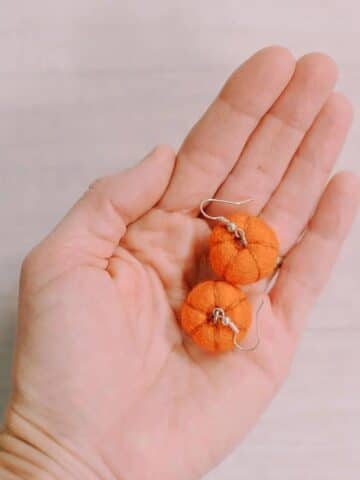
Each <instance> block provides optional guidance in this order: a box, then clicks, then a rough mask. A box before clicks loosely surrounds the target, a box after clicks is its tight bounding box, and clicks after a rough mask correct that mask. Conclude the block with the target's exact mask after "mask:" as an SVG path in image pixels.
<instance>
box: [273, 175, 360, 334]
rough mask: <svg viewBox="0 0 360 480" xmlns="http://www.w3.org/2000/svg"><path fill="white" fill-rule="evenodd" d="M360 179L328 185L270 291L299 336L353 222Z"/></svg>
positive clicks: (339, 178)
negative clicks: (302, 234)
mask: <svg viewBox="0 0 360 480" xmlns="http://www.w3.org/2000/svg"><path fill="white" fill-rule="evenodd" d="M359 200H360V182H359V179H358V178H357V177H356V176H355V175H354V174H352V173H349V172H342V173H339V174H337V175H335V176H334V177H333V178H332V179H331V181H330V183H329V184H328V186H327V188H326V190H325V192H324V194H323V196H322V198H321V200H320V202H319V205H318V207H317V209H316V211H315V214H314V216H313V218H312V219H311V221H310V223H309V225H308V230H307V232H306V233H305V235H304V237H303V239H302V240H301V242H300V243H299V244H298V245H296V246H295V247H294V249H293V250H292V251H291V252H290V253H289V255H288V256H287V257H286V259H285V261H284V263H283V265H282V267H281V268H280V273H279V277H278V280H277V282H276V284H275V286H274V288H273V290H272V291H271V294H270V296H271V300H272V303H273V308H274V310H275V311H276V312H277V313H279V314H280V317H282V318H283V319H284V321H285V322H286V323H287V325H288V327H289V329H290V330H291V331H292V332H293V333H294V334H295V335H297V334H298V333H299V332H300V331H301V330H302V328H303V327H304V324H305V320H306V316H307V315H308V313H309V310H310V308H311V307H312V305H313V303H314V301H315V300H316V299H317V297H318V296H319V294H320V292H321V290H322V288H323V286H324V284H325V283H326V281H327V280H328V278H329V276H330V272H331V269H332V267H333V265H334V263H335V260H336V257H337V255H338V253H339V251H340V248H341V245H342V243H343V241H344V239H345V238H346V236H347V235H348V232H349V229H350V227H351V225H352V223H353V221H354V218H355V214H356V212H357V210H358V206H359Z"/></svg>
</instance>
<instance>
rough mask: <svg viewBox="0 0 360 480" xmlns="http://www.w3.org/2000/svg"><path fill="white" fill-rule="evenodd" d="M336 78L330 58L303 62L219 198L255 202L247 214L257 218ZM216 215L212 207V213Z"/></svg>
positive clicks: (308, 58)
mask: <svg viewBox="0 0 360 480" xmlns="http://www.w3.org/2000/svg"><path fill="white" fill-rule="evenodd" d="M336 78H337V69H336V66H335V64H334V62H333V61H332V60H331V59H330V58H329V57H328V56H326V55H323V54H320V53H311V54H308V55H305V56H304V57H302V58H301V59H300V60H299V61H298V62H297V65H296V69H295V73H294V75H293V77H292V79H291V81H290V82H289V84H288V85H287V87H286V88H285V90H284V91H283V93H282V94H281V96H280V97H279V99H278V100H277V101H276V102H275V104H274V105H273V106H272V108H271V109H270V110H269V111H268V113H267V114H266V115H265V116H264V118H263V119H262V121H261V122H260V124H259V126H258V127H257V129H256V130H255V132H254V133H253V135H252V137H251V139H250V141H249V142H248V144H247V145H246V147H245V149H244V151H243V153H242V155H241V156H240V159H239V161H238V162H237V164H236V166H235V167H234V169H233V171H232V172H231V173H230V175H229V177H228V178H227V179H226V181H225V182H224V184H223V185H222V187H221V188H220V190H219V191H218V192H217V197H219V198H228V199H234V200H236V199H238V198H242V197H252V198H253V199H254V201H253V202H252V203H251V204H249V207H248V211H249V212H251V213H258V212H259V211H260V210H261V208H262V207H263V206H264V205H265V204H266V202H267V201H268V199H269V198H270V196H271V194H272V193H273V191H274V190H275V188H276V187H277V185H278V184H279V182H280V180H281V178H282V176H283V174H284V172H285V171H286V169H287V167H288V165H289V163H290V161H291V158H292V156H293V155H294V153H295V151H296V150H297V148H298V146H299V144H300V143H301V140H302V139H303V137H304V135H305V132H306V131H307V130H308V128H309V127H310V126H311V124H312V123H313V121H314V119H315V117H316V115H317V114H318V112H319V110H320V109H321V108H322V106H323V104H324V103H325V102H326V100H327V99H328V97H329V95H330V93H331V91H332V89H333V88H334V85H335V82H336ZM218 210H219V207H218V206H216V207H215V205H214V207H213V211H212V213H214V214H216V213H217V211H218Z"/></svg>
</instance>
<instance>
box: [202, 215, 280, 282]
mask: <svg viewBox="0 0 360 480" xmlns="http://www.w3.org/2000/svg"><path fill="white" fill-rule="evenodd" d="M239 232H240V235H239ZM242 235H244V237H243V236H242ZM278 256H279V242H278V239H277V237H276V235H275V232H274V231H273V230H272V229H271V228H270V227H269V226H268V225H267V224H266V223H265V222H264V221H263V220H262V219H261V218H259V217H255V216H250V215H247V214H244V213H241V212H238V213H235V214H233V215H230V216H229V222H228V223H227V224H219V225H216V226H215V228H214V229H213V231H212V233H211V235H210V239H209V262H210V265H211V267H212V269H213V270H214V272H215V273H216V274H217V275H219V276H220V277H222V278H223V279H225V280H226V281H227V282H229V283H233V284H242V285H246V284H249V283H255V282H257V281H258V280H261V279H262V278H265V277H268V276H269V275H271V273H273V271H274V270H275V268H276V265H277V261H278Z"/></svg>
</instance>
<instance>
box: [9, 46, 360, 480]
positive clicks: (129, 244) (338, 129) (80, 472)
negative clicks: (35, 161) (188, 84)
mask: <svg viewBox="0 0 360 480" xmlns="http://www.w3.org/2000/svg"><path fill="white" fill-rule="evenodd" d="M335 81H336V68H335V66H334V63H333V62H332V60H330V59H329V58H328V57H326V56H325V55H322V54H316V53H314V54H310V55H306V56H305V57H303V58H301V59H300V60H299V61H298V62H297V63H296V62H295V60H294V59H293V57H292V56H291V55H290V53H289V52H288V51H287V50H285V49H283V48H280V47H272V48H267V49H264V50H262V51H260V52H258V53H257V54H256V55H255V56H253V57H252V58H250V59H249V60H248V61H247V62H246V63H245V64H244V65H242V66H241V67H240V68H239V69H238V70H237V71H236V72H235V73H234V74H233V75H232V76H231V77H230V79H229V80H228V82H227V83H226V85H225V87H224V88H223V90H222V91H221V93H220V94H219V96H218V98H217V99H216V100H215V102H214V103H213V104H212V105H211V106H210V108H209V110H208V111H207V112H206V113H205V115H204V117H203V118H202V119H201V120H200V121H199V123H198V124H197V125H195V127H194V128H193V130H192V131H191V132H190V134H189V136H188V137H187V138H186V140H185V142H184V144H183V146H182V147H181V149H180V152H179V153H178V155H177V159H176V162H175V156H174V154H173V153H172V151H171V150H170V149H169V148H168V147H163V146H162V147H158V148H156V149H155V150H154V151H153V152H152V153H151V154H150V155H148V156H147V157H146V158H145V160H144V161H143V162H142V163H140V164H139V165H138V166H136V167H135V168H133V169H131V170H128V171H125V172H123V173H120V174H118V175H115V176H112V177H107V178H103V179H100V180H98V181H97V182H95V183H94V184H93V185H92V186H91V187H90V189H89V190H88V191H87V192H86V193H85V195H84V196H83V197H82V198H81V200H80V201H79V202H78V203H77V204H76V205H75V206H74V207H73V209H72V210H71V211H70V212H69V213H68V215H67V216H66V217H65V218H64V219H63V220H62V222H61V223H60V224H59V225H58V226H57V227H56V229H55V230H54V231H53V232H52V233H51V234H50V235H49V236H48V237H47V238H46V239H45V240H44V241H43V242H42V243H41V244H40V245H39V246H37V247H36V248H35V249H34V250H33V251H32V252H31V253H30V254H29V255H28V257H27V258H26V260H25V262H24V265H23V271H22V276H21V289H20V307H19V324H18V339H17V349H16V360H15V365H14V383H13V395H12V398H11V401H10V404H9V408H8V413H7V417H6V424H5V431H4V433H3V435H2V436H1V439H0V449H1V448H2V452H1V453H0V463H2V464H3V468H4V469H5V470H6V471H9V472H13V473H14V474H16V475H19V476H20V477H21V478H35V474H34V472H35V473H38V474H39V477H36V478H51V479H52V478H54V479H55V478H62V479H63V478H64V479H65V478H69V479H78V478H81V479H117V480H118V479H135V480H138V479H139V480H140V479H141V480H146V479H150V478H159V479H166V480H177V479H187V480H189V479H197V478H199V477H200V476H201V475H202V474H204V473H205V472H207V471H208V470H210V469H211V468H212V467H213V466H214V465H215V464H216V463H218V462H219V461H220V460H221V459H222V458H223V457H224V456H225V455H226V454H227V452H229V451H230V450H231V449H232V448H233V447H234V446H235V445H236V444H237V443H238V442H239V441H240V440H241V439H242V438H243V437H244V435H245V434H246V433H247V431H248V430H249V429H250V427H252V426H253V425H254V423H255V422H256V421H257V420H258V418H259V416H260V414H261V412H262V411H263V410H264V408H265V407H266V406H267V405H268V403H269V402H270V400H271V399H272V397H273V396H274V394H275V392H276V391H277V389H278V387H279V386H280V385H281V383H282V382H283V380H284V378H285V376H286V374H287V372H288V370H289V366H290V363H291V359H292V356H293V353H294V350H295V347H296V344H297V341H298V339H299V335H300V333H301V331H302V330H303V328H304V325H305V323H306V318H307V316H308V313H309V311H310V309H311V307H312V305H313V303H314V301H315V300H316V298H317V297H318V295H319V293H320V291H321V289H322V287H323V285H324V284H325V282H326V280H327V279H328V277H329V274H330V270H331V267H332V265H333V264H334V261H335V258H336V256H337V253H338V251H339V248H340V246H341V243H342V241H343V240H344V238H345V237H346V235H347V233H348V230H349V228H350V225H351V223H352V221H353V219H354V215H355V211H356V208H357V206H358V203H359V182H358V180H357V179H356V177H355V176H354V175H353V174H351V173H345V172H343V173H339V174H337V175H335V176H333V177H332V178H331V180H330V182H329V183H328V185H327V186H326V188H325V190H324V187H325V185H326V182H327V180H328V176H329V173H330V171H331V169H332V167H333V165H334V163H335V161H336V158H337V156H338V154H339V151H340V149H341V146H342V144H343V142H344V139H345V136H346V133H347V130H348V128H349V125H350V123H351V107H350V105H349V102H348V101H347V100H346V99H345V98H344V97H343V96H342V95H340V94H338V93H333V92H332V90H333V88H334V84H335ZM323 190H324V191H323ZM214 195H216V196H217V197H219V198H225V199H231V200H236V199H240V198H244V197H252V198H254V202H252V204H249V205H248V206H247V207H246V208H247V209H248V211H249V212H250V213H252V214H261V216H262V217H263V218H264V219H265V221H266V222H268V223H269V224H270V225H271V226H272V227H273V228H274V229H275V231H276V232H277V234H278V237H279V240H280V244H281V253H282V255H285V260H284V263H283V265H282V267H281V270H280V274H279V276H278V280H277V281H276V284H275V286H274V287H273V289H272V290H271V292H270V294H269V295H268V296H266V298H265V304H264V307H263V309H262V310H261V344H260V346H259V347H258V349H257V350H256V351H255V352H248V353H241V352H238V353H236V352H234V353H230V354H225V355H219V356H212V355H208V354H205V353H202V352H201V351H199V350H198V349H197V347H196V346H194V345H193V344H192V343H191V340H189V339H187V338H184V336H183V334H182V332H181V330H180V329H179V326H178V322H177V312H178V309H179V306H180V304H181V302H182V301H183V299H184V297H185V295H186V294H187V292H188V291H189V289H190V288H191V287H192V286H193V285H194V284H195V283H197V282H198V281H199V278H201V276H202V275H203V274H202V272H201V264H202V262H201V261H199V259H200V258H201V257H202V256H203V255H205V254H206V244H207V238H208V235H209V232H210V227H209V225H208V224H207V222H206V221H205V220H203V219H201V218H199V216H198V214H199V204H200V201H201V200H203V199H205V198H208V197H211V196H214ZM211 208H212V212H213V213H219V212H221V213H222V214H224V213H225V212H224V211H225V209H224V206H223V205H217V206H215V205H214V206H213V207H211ZM210 210H211V209H210ZM305 228H306V231H305V234H304V236H303V237H302V239H301V241H300V242H297V240H298V238H299V237H300V235H301V234H302V232H303V231H304V229H305ZM250 293H251V292H250ZM255 293H256V290H255ZM255 297H256V296H255ZM256 301H257V300H256V298H255V302H256ZM20 459H21V460H20ZM43 472H46V473H47V475H48V476H46V477H45V476H40V473H43ZM9 475H10V473H9ZM31 475H34V476H31ZM9 478H17V477H13V476H11V477H10V476H9Z"/></svg>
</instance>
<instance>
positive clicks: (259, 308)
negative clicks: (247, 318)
mask: <svg viewBox="0 0 360 480" xmlns="http://www.w3.org/2000/svg"><path fill="white" fill-rule="evenodd" d="M263 306H264V300H263V299H262V300H261V302H260V305H259V306H258V308H257V310H256V314H255V325H256V342H255V343H254V345H252V346H251V347H243V346H242V345H240V344H239V343H238V341H237V336H238V333H239V332H238V333H235V335H234V345H235V347H236V348H237V349H238V350H240V351H242V352H253V351H254V350H256V349H257V347H258V346H259V344H260V332H259V318H260V311H261V309H262V307H263Z"/></svg>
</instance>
